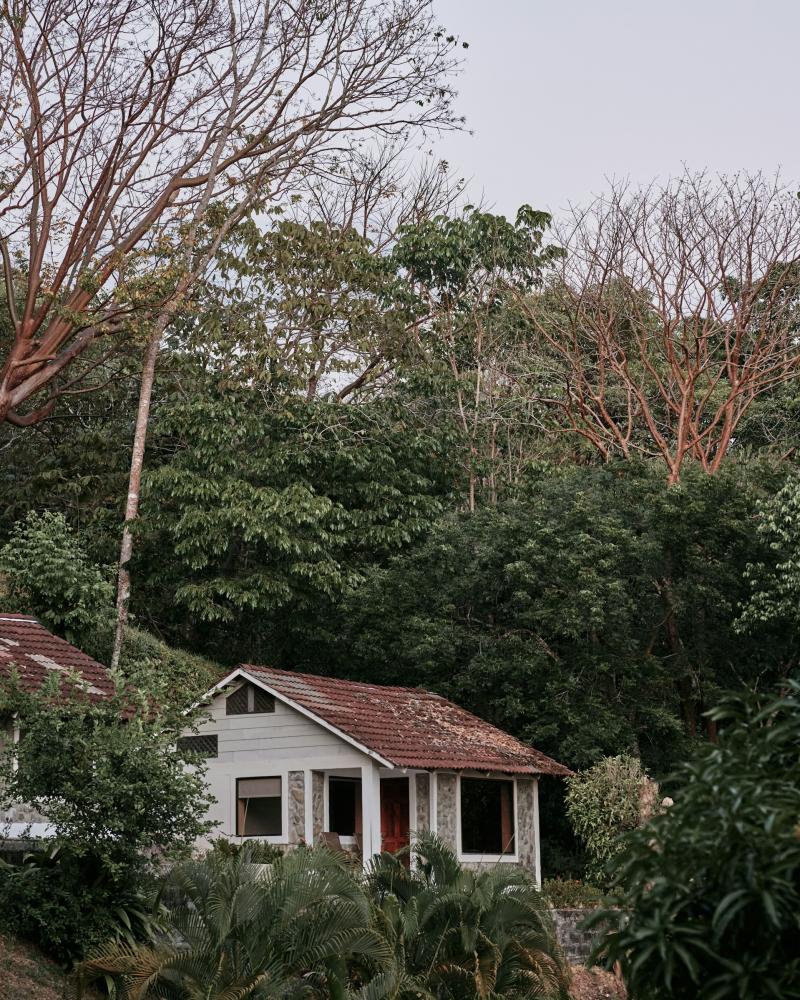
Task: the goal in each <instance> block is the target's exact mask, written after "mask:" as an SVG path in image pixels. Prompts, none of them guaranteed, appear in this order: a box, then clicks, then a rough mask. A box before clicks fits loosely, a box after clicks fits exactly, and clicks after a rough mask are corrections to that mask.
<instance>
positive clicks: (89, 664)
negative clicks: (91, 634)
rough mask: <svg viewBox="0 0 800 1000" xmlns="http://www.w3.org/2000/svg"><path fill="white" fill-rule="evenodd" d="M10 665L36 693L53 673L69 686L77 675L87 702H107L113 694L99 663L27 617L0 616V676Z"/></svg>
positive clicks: (14, 615)
mask: <svg viewBox="0 0 800 1000" xmlns="http://www.w3.org/2000/svg"><path fill="white" fill-rule="evenodd" d="M12 665H13V666H15V667H16V670H17V673H18V674H19V677H20V681H21V683H22V685H23V687H25V688H26V689H27V690H29V691H36V690H38V689H39V687H40V686H41V685H42V683H43V681H44V679H45V678H46V677H48V676H50V675H51V674H53V673H57V674H59V675H62V676H63V678H64V684H65V685H68V684H69V676H70V675H76V674H77V675H78V677H79V678H80V679H81V682H82V683H81V686H82V687H83V690H84V691H86V692H87V694H88V695H89V696H90V697H91V698H95V699H99V698H107V697H109V696H110V695H112V694H113V692H114V685H113V683H112V681H111V677H110V675H109V673H108V670H107V669H106V668H105V667H104V666H103V664H102V663H98V662H97V660H93V659H92V658H91V656H87V655H86V653H82V652H81V651H80V650H79V649H76V648H75V646H72V645H71V644H70V643H68V642H67V640H66V639H61V638H59V637H58V636H57V635H53V633H52V632H48V630H47V629H46V628H45V627H44V626H43V625H40V624H39V622H37V621H36V619H35V618H32V617H31V616H30V615H17V614H11V613H5V612H3V613H0V676H6V677H8V676H9V675H10V674H11V670H12Z"/></svg>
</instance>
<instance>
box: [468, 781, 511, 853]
mask: <svg viewBox="0 0 800 1000" xmlns="http://www.w3.org/2000/svg"><path fill="white" fill-rule="evenodd" d="M514 846H515V845H514V782H513V781H495V780H494V779H491V778H462V779H461V853H462V854H495V855H500V854H513V853H514Z"/></svg>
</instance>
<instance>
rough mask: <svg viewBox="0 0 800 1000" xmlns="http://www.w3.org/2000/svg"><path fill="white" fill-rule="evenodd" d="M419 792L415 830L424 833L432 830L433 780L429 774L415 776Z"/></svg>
mask: <svg viewBox="0 0 800 1000" xmlns="http://www.w3.org/2000/svg"><path fill="white" fill-rule="evenodd" d="M414 781H415V782H416V792H417V815H416V817H414V830H415V831H416V832H417V833H422V832H423V830H430V828H431V800H430V794H431V778H430V775H429V774H416V775H414Z"/></svg>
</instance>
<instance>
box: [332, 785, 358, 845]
mask: <svg viewBox="0 0 800 1000" xmlns="http://www.w3.org/2000/svg"><path fill="white" fill-rule="evenodd" d="M360 795H361V782H360V781H358V780H357V779H351V778H328V820H329V824H330V829H331V832H332V833H338V834H339V836H341V837H352V836H353V834H354V833H355V832H356V797H357V796H360Z"/></svg>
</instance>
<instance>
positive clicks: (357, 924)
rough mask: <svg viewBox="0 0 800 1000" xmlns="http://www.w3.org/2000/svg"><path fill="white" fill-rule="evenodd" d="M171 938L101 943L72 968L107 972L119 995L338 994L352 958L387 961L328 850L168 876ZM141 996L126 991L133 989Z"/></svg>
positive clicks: (90, 974) (359, 899)
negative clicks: (141, 942) (138, 942)
mask: <svg viewBox="0 0 800 1000" xmlns="http://www.w3.org/2000/svg"><path fill="white" fill-rule="evenodd" d="M165 903H166V905H167V907H168V911H169V923H170V933H169V936H168V938H167V939H166V940H165V941H164V942H163V943H162V944H159V945H141V946H138V947H134V948H131V947H129V946H125V945H109V946H107V947H105V948H103V949H100V950H99V951H98V952H97V953H96V954H95V955H94V956H93V957H92V958H90V959H89V960H88V961H87V962H86V963H84V965H83V966H82V967H81V969H80V970H79V974H78V992H79V995H82V988H83V987H84V985H85V984H87V983H89V982H91V981H92V980H95V979H98V978H104V977H105V976H106V975H107V974H111V975H113V976H114V977H115V978H116V980H117V983H118V988H119V989H120V991H121V992H120V995H121V996H123V997H126V996H132V995H135V996H137V997H140V998H142V1000H144V998H148V997H162V998H176V1000H178V998H180V1000H183V998H186V1000H189V998H191V997H196V996H202V997H205V998H207V1000H215V998H219V1000H222V998H227V997H239V996H241V997H250V998H252V1000H264V998H267V997H270V998H272V997H276V998H277V997H286V996H293V995H298V996H299V995H305V996H318V997H343V996H344V993H345V989H346V986H347V983H348V971H349V967H350V965H351V964H353V963H355V962H356V961H357V962H358V963H359V964H360V965H364V966H365V967H366V968H379V967H381V966H382V965H383V964H385V963H386V962H387V961H388V959H389V957H390V956H389V953H388V949H387V946H386V943H385V941H384V940H383V939H382V938H381V935H380V934H379V933H378V931H377V929H376V927H375V922H374V919H373V913H372V906H371V904H370V900H369V899H368V897H367V896H366V895H365V893H364V892H363V890H362V888H361V886H360V885H359V884H358V883H357V882H356V881H355V880H354V878H353V876H352V875H351V874H350V872H349V871H348V870H347V869H345V868H344V867H342V865H341V864H340V863H339V861H337V859H336V858H335V857H333V856H332V855H331V854H328V853H327V852H323V851H317V852H307V851H305V850H298V851H295V852H293V853H291V854H289V855H287V856H286V857H285V858H283V859H281V860H280V861H278V862H276V863H275V864H274V865H273V866H272V868H271V869H270V871H269V872H268V873H264V871H263V869H262V868H261V866H260V865H258V864H255V863H254V862H253V859H252V858H251V852H250V849H249V848H248V849H245V850H243V851H241V852H238V853H237V854H236V855H234V856H232V857H231V856H227V855H225V854H224V853H223V852H219V851H217V852H213V851H212V852H210V853H209V854H207V855H206V856H205V857H204V858H203V859H202V860H200V861H192V862H187V863H185V864H183V865H180V866H178V867H177V868H176V869H175V870H174V871H173V872H172V874H171V876H170V879H169V885H168V890H167V893H166V895H165ZM135 987H140V992H136V993H134V988H135Z"/></svg>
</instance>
